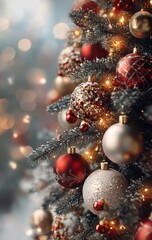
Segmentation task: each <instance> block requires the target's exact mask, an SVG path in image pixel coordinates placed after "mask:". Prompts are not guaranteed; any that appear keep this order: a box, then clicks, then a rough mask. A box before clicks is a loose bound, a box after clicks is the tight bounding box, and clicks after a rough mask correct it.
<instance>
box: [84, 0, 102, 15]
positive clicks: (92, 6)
mask: <svg viewBox="0 0 152 240" xmlns="http://www.w3.org/2000/svg"><path fill="white" fill-rule="evenodd" d="M82 10H83V11H87V12H88V11H93V12H95V13H98V12H99V11H100V8H99V6H98V4H97V3H96V2H93V1H89V2H86V3H85V4H83V5H82Z"/></svg>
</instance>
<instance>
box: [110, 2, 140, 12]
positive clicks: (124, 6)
mask: <svg viewBox="0 0 152 240" xmlns="http://www.w3.org/2000/svg"><path fill="white" fill-rule="evenodd" d="M112 2H113V3H114V7H113V11H114V12H115V13H119V12H120V11H121V10H123V11H131V10H132V8H133V3H134V2H135V0H123V1H122V0H112Z"/></svg>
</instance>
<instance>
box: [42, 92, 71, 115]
mask: <svg viewBox="0 0 152 240" xmlns="http://www.w3.org/2000/svg"><path fill="white" fill-rule="evenodd" d="M70 99H71V95H66V96H65V97H63V98H61V99H60V100H58V101H57V102H55V103H52V104H51V105H49V106H47V108H46V111H47V112H50V113H56V112H60V111H61V110H63V109H67V108H68V107H69V105H70Z"/></svg>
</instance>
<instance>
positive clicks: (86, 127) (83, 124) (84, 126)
mask: <svg viewBox="0 0 152 240" xmlns="http://www.w3.org/2000/svg"><path fill="white" fill-rule="evenodd" d="M79 129H80V130H81V131H82V132H87V131H88V130H89V124H88V123H87V122H85V121H82V122H81V124H80V127H79Z"/></svg>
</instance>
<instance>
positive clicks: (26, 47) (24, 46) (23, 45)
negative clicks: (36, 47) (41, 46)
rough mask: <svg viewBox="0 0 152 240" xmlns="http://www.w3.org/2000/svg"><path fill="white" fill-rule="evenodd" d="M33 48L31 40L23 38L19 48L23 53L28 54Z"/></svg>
mask: <svg viewBox="0 0 152 240" xmlns="http://www.w3.org/2000/svg"><path fill="white" fill-rule="evenodd" d="M31 47H32V43H31V41H30V40H29V39H26V38H23V39H21V40H20V41H19V43H18V48H19V49H20V50H21V51H22V52H27V51H29V50H30V48H31Z"/></svg>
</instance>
